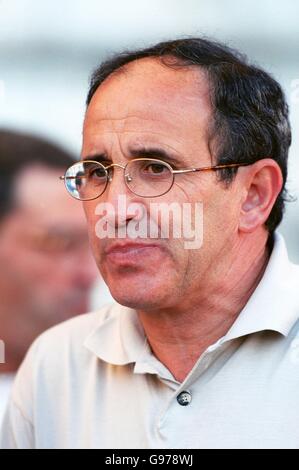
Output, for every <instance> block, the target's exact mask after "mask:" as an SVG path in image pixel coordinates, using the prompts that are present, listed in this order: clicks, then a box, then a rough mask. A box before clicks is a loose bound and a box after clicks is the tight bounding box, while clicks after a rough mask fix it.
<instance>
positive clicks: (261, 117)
mask: <svg viewBox="0 0 299 470" xmlns="http://www.w3.org/2000/svg"><path fill="white" fill-rule="evenodd" d="M146 57H156V58H158V59H159V60H161V62H162V63H163V64H164V65H166V66H169V67H174V68H175V67H199V68H200V69H201V70H202V71H204V72H205V73H206V76H207V78H208V81H209V85H210V94H211V102H212V106H213V123H211V133H210V138H211V141H212V140H213V141H215V142H216V148H217V150H216V155H215V163H216V164H221V163H231V162H240V163H241V162H242V163H243V162H246V163H254V162H256V161H257V160H260V159H262V158H266V157H269V158H272V159H273V160H275V161H276V162H277V164H278V165H279V167H280V169H281V172H282V176H283V187H282V189H281V191H280V193H279V195H278V197H277V199H276V202H275V204H274V205H273V208H272V210H271V213H270V215H269V217H268V219H267V221H266V223H265V225H266V228H267V229H268V231H269V233H272V232H274V230H275V229H276V227H277V226H278V225H279V224H280V222H281V220H282V217H283V212H284V208H285V201H287V200H288V198H287V191H286V188H285V183H286V179H287V160H288V150H289V147H290V144H291V129H290V123H289V118H288V105H287V103H286V100H285V96H284V93H283V91H282V89H281V87H280V85H279V84H278V83H277V81H276V80H275V79H274V78H272V77H271V76H270V75H269V74H268V73H266V72H265V71H264V70H262V69H261V68H260V67H257V66H255V65H251V64H249V63H248V60H247V58H246V56H245V55H243V54H241V53H240V52H238V51H236V50H234V49H231V48H229V47H227V46H226V45H224V44H221V43H218V42H215V41H210V40H207V39H203V38H186V39H177V40H173V41H166V42H160V43H158V44H156V45H154V46H151V47H148V48H144V49H138V50H133V51H124V52H122V53H120V54H116V55H113V56H112V57H111V58H109V59H108V60H106V61H104V62H103V63H102V64H101V65H100V66H99V67H98V68H97V69H96V70H95V71H94V72H93V74H92V76H91V80H90V88H89V91H88V96H87V106H88V105H89V103H90V101H91V99H92V97H93V95H94V93H95V91H96V90H97V88H98V87H99V86H100V85H101V83H102V82H103V81H104V80H105V79H106V78H107V77H108V76H109V75H111V74H113V73H115V72H117V71H119V70H120V69H122V68H123V67H125V66H126V65H127V64H129V63H130V62H133V61H135V60H139V59H142V58H146ZM211 141H210V142H211ZM236 171H237V170H236V169H224V170H220V171H219V180H220V181H223V182H225V184H227V185H229V184H230V182H231V181H232V180H233V178H234V176H235V174H236Z"/></svg>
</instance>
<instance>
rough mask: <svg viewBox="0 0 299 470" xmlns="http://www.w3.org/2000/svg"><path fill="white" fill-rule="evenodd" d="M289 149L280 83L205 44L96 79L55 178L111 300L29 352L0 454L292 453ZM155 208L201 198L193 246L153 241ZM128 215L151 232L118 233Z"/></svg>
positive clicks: (157, 50)
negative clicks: (80, 208) (68, 156)
mask: <svg viewBox="0 0 299 470" xmlns="http://www.w3.org/2000/svg"><path fill="white" fill-rule="evenodd" d="M290 141H291V137H290V127H289V122H288V111H287V105H286V103H285V101H284V96H283V93H282V91H281V88H280V86H279V85H278V84H277V83H276V81H275V80H274V79H273V78H271V77H270V76H269V75H268V74H267V73H265V72H264V71H262V70H260V69H259V68H257V67H253V66H250V65H248V64H247V62H246V60H245V59H244V58H243V57H242V56H241V55H240V54H238V53H236V52H234V51H231V50H230V49H228V48H226V47H225V46H223V45H221V44H217V43H213V42H210V41H207V40H203V39H199V38H194V39H186V40H177V41H170V42H166V43H161V44H157V45H156V46H154V47H151V48H149V49H145V50H141V51H133V52H132V53H125V54H120V55H118V56H116V57H114V58H112V59H111V60H108V61H106V62H104V63H103V64H102V65H101V66H100V67H99V69H98V70H97V71H96V72H95V73H94V75H93V77H92V81H91V87H90V91H89V94H88V100H87V111H86V116H85V122H84V135H83V148H82V162H81V163H79V164H77V165H75V166H73V167H72V168H70V169H69V170H68V171H67V172H66V174H65V178H64V179H65V182H66V185H67V188H68V190H69V192H70V193H71V194H72V195H73V196H74V197H75V198H77V199H81V200H84V209H85V213H86V216H87V220H88V226H89V235H90V239H91V245H92V249H93V253H94V256H95V259H96V262H97V265H98V267H99V269H100V271H101V273H102V275H103V277H104V279H105V281H106V283H107V284H108V286H109V288H110V291H111V293H112V295H113V297H114V298H115V300H116V304H115V305H114V306H112V307H110V308H106V309H103V310H102V311H100V312H97V313H93V314H90V315H88V316H84V317H79V318H77V319H76V320H72V321H70V322H67V323H65V324H64V325H62V326H60V327H58V328H55V329H52V330H51V331H49V332H47V333H46V334H44V335H43V336H42V337H41V338H39V340H37V341H36V342H35V344H34V346H33V347H32V349H31V351H30V353H29V354H28V356H27V359H26V360H25V362H24V364H23V366H22V368H21V371H20V373H19V375H18V377H17V380H16V383H15V387H14V393H13V397H12V400H11V403H10V406H9V409H8V411H7V415H6V421H5V425H4V427H3V430H2V446H3V447H4V448H6V447H8V448H10V447H12V448H14V447H17V448H23V447H24V448H45V447H47V448H49V447H50V448H67V447H71V448H74V447H77V448H78V447H83V448H90V447H97V448H153V447H157V448H218V447H221V448H230V447H233V448H238V447H241V448H243V447H254V448H258V447H299V429H298V418H299V407H298V387H299V374H298V361H297V350H296V348H297V346H296V345H297V341H298V340H297V339H296V338H297V331H298V322H297V320H298V315H299V298H298V294H297V292H296V290H297V285H298V274H299V270H298V267H296V266H293V265H292V264H290V262H289V261H288V258H287V254H286V249H285V246H284V241H283V239H282V237H281V236H280V235H278V234H277V233H276V228H277V226H278V224H279V223H280V221H281V218H282V212H283V206H284V197H285V191H284V186H285V182H286V176H287V154H288V148H289V145H290ZM83 160H84V161H83ZM202 169H204V170H203V171H201V170H202ZM124 197H125V198H126V199H125V203H124ZM157 201H158V202H161V203H164V206H163V207H168V206H170V205H171V204H173V203H176V204H178V206H179V207H181V206H182V207H185V206H184V204H185V205H187V207H189V206H190V207H191V208H192V209H194V208H195V207H197V206H196V204H197V203H199V202H200V203H201V204H202V207H203V243H202V246H199V247H197V248H194V249H188V248H187V247H186V246H185V241H186V240H184V237H183V236H182V237H176V236H175V233H174V231H173V233H172V234H170V236H169V237H168V238H167V237H165V226H164V222H163V221H162V218H161V217H155V215H153V216H152V218H151V215H150V216H149V214H151V206H152V205H153V204H154V203H157ZM165 205H166V206H165ZM105 207H106V209H107V210H106V213H105V210H104V209H105ZM139 208H140V210H139ZM193 212H194V211H193ZM190 213H191V212H190ZM160 215H161V214H160ZM99 216H100V217H99ZM144 218H145V219H146V224H145V225H143V228H144V227H146V228H148V227H147V226H148V225H149V226H150V229H152V228H155V227H156V226H158V229H159V230H158V235H159V236H158V237H151V236H150V235H148V234H147V235H144V236H138V237H134V230H133V229H135V232H137V233H139V232H138V230H140V225H142V224H143V219H144ZM170 219H171V220H172V221H173V222H174V227H176V223H177V221H178V213H177V212H174V213H173V214H172V217H170ZM193 225H194V220H193ZM132 227H133V228H132ZM125 229H130V230H129V231H130V233H131V236H129V235H128V233H129V231H128V230H127V231H126V230H125ZM153 232H154V230H153ZM105 233H106V235H107V236H104V235H105ZM113 233H115V236H114V238H113V236H112V235H113ZM148 233H149V234H151V231H150V230H149V231H148Z"/></svg>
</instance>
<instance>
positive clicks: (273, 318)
mask: <svg viewBox="0 0 299 470" xmlns="http://www.w3.org/2000/svg"><path fill="white" fill-rule="evenodd" d="M298 279H299V267H298V266H296V265H294V264H292V263H291V262H290V261H289V258H288V253H287V249H286V245H285V242H284V239H283V236H282V235H281V234H279V233H276V232H275V233H274V243H273V249H272V253H271V255H270V258H269V261H268V264H267V267H266V269H265V272H264V275H263V277H262V279H261V280H260V282H259V284H258V285H257V287H256V289H255V290H254V292H253V294H252V295H251V297H250V298H249V300H248V302H247V304H246V305H245V307H244V308H243V310H242V311H241V312H240V314H239V315H238V317H237V319H236V320H235V322H234V323H233V325H232V327H231V328H230V330H229V331H228V332H227V334H226V335H225V336H224V338H223V339H224V340H230V339H233V338H238V337H241V336H244V335H248V334H250V333H255V332H258V331H263V330H272V331H277V332H278V333H281V334H282V335H284V336H287V335H288V333H289V332H290V330H291V329H292V327H293V326H294V324H295V323H296V321H297V320H298V318H299V295H298V293H297V291H298Z"/></svg>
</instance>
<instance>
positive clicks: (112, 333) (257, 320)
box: [84, 233, 299, 372]
mask: <svg viewBox="0 0 299 470" xmlns="http://www.w3.org/2000/svg"><path fill="white" fill-rule="evenodd" d="M298 278H299V267H298V266H296V265H293V264H292V263H291V262H290V261H289V259H288V254H287V250H286V246H285V242H284V239H283V237H282V235H280V234H278V233H275V234H274V243H273V250H272V253H271V255H270V258H269V261H268V264H267V267H266V269H265V272H264V275H263V277H262V279H261V281H260V282H259V284H258V286H257V287H256V289H255V291H254V292H253V294H252V295H251V297H250V299H249V300H248V302H247V304H246V305H245V307H244V308H243V310H242V311H241V313H240V314H239V315H238V317H237V319H236V321H235V322H234V323H233V325H232V327H231V328H230V330H229V331H228V332H227V334H226V335H225V336H224V337H223V338H221V339H220V340H219V341H220V342H221V343H222V342H224V341H229V340H231V339H234V338H238V337H241V336H244V335H248V334H251V333H255V332H258V331H263V330H272V331H277V332H278V333H281V334H282V335H285V336H287V335H288V333H289V331H290V330H291V328H292V327H293V325H294V324H295V322H296V321H297V320H298V317H299V308H298V307H299V295H298V294H297V293H296V292H297V289H298ZM217 343H218V342H217ZM84 345H85V347H86V348H87V349H89V350H90V351H91V352H93V353H94V354H96V355H97V356H98V357H99V358H100V359H102V360H104V361H105V362H108V363H110V364H115V365H125V364H129V363H136V366H135V368H136V371H137V370H139V369H140V368H141V369H142V368H143V364H145V363H147V365H149V362H152V367H151V369H153V371H154V370H155V369H156V367H157V363H156V360H155V358H154V356H153V355H151V353H150V348H149V345H148V343H147V340H146V337H145V334H144V331H143V328H142V325H141V323H140V321H139V319H138V315H137V312H136V311H135V310H132V309H130V308H128V307H124V306H122V305H119V304H113V305H112V306H110V307H109V309H108V310H106V311H104V312H103V314H101V316H100V319H99V323H98V325H97V327H96V328H95V329H94V330H93V331H92V332H91V333H90V334H89V336H88V337H87V338H86V340H85V342H84ZM141 369H140V370H141ZM148 372H150V370H148Z"/></svg>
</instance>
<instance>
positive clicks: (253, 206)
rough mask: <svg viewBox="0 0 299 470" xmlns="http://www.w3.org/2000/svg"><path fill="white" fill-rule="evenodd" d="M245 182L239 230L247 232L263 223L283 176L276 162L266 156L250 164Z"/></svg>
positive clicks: (274, 199)
mask: <svg viewBox="0 0 299 470" xmlns="http://www.w3.org/2000/svg"><path fill="white" fill-rule="evenodd" d="M245 183H246V189H245V198H244V200H243V202H242V204H241V210H240V219H239V230H241V231H242V232H247V233H249V232H254V231H255V230H256V229H257V228H258V227H260V226H262V225H264V224H265V222H266V220H267V218H268V217H269V214H270V212H271V210H272V207H273V206H274V204H275V201H276V199H277V196H278V194H279V193H280V191H281V188H282V185H283V178H282V174H281V170H280V168H279V166H278V164H277V163H276V162H275V161H274V160H272V159H270V158H267V159H262V160H259V161H258V162H256V163H254V164H253V165H252V167H251V168H250V171H249V172H248V176H247V179H246V181H245Z"/></svg>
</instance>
